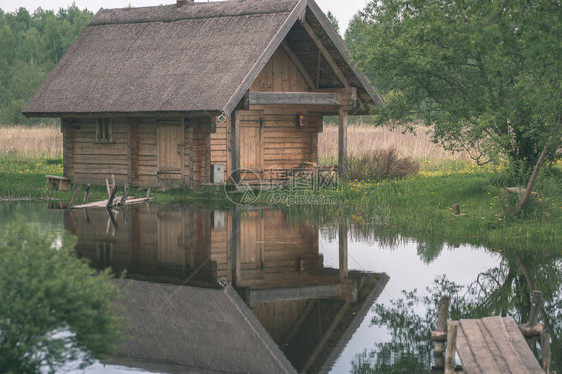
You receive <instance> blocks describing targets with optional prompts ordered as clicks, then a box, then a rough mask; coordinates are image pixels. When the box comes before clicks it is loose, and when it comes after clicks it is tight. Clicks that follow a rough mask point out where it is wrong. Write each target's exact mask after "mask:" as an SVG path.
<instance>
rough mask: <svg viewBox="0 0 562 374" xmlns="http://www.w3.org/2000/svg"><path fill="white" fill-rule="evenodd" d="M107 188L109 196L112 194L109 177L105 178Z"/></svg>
mask: <svg viewBox="0 0 562 374" xmlns="http://www.w3.org/2000/svg"><path fill="white" fill-rule="evenodd" d="M105 189H106V190H107V198H108V199H109V197H110V196H111V187H109V179H106V180H105Z"/></svg>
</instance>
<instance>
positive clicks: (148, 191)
mask: <svg viewBox="0 0 562 374" xmlns="http://www.w3.org/2000/svg"><path fill="white" fill-rule="evenodd" d="M148 199H150V187H148V189H147V190H146V200H148Z"/></svg>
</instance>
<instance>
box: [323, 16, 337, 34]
mask: <svg viewBox="0 0 562 374" xmlns="http://www.w3.org/2000/svg"><path fill="white" fill-rule="evenodd" d="M326 17H328V19H329V20H330V23H331V24H332V26H334V29H336V31H337V32H338V34H339V33H340V23H339V22H338V19H337V18H336V16H334V14H333V13H332V12H330V11H328V14H326Z"/></svg>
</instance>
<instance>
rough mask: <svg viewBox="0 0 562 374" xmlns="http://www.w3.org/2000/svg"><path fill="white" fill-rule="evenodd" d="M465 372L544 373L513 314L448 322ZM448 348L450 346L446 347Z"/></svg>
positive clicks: (475, 373)
mask: <svg viewBox="0 0 562 374" xmlns="http://www.w3.org/2000/svg"><path fill="white" fill-rule="evenodd" d="M454 325H456V326H458V328H457V339H456V350H457V352H458V355H459V358H460V360H461V363H462V367H463V372H464V373H466V374H484V373H486V374H504V373H505V374H524V373H531V374H541V373H544V370H543V369H542V368H541V366H540V364H539V362H538V361H537V359H536V358H535V356H534V355H533V352H532V351H531V350H530V348H529V346H528V345H527V343H526V341H525V338H524V337H523V334H522V333H521V330H520V329H519V326H517V324H516V323H515V321H514V320H513V318H512V317H486V318H482V319H461V320H459V321H449V322H448V326H449V327H451V326H454ZM447 349H449V348H447Z"/></svg>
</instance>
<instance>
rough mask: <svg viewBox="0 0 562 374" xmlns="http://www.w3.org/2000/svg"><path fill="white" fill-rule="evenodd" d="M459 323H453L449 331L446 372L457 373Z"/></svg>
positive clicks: (449, 373) (447, 373)
mask: <svg viewBox="0 0 562 374" xmlns="http://www.w3.org/2000/svg"><path fill="white" fill-rule="evenodd" d="M458 327H459V326H458V325H451V326H450V328H449V329H448V330H449V331H447V355H446V357H445V374H454V373H455V366H456V365H455V353H456V352H457V329H458Z"/></svg>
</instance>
